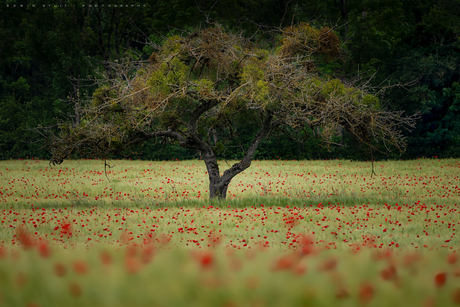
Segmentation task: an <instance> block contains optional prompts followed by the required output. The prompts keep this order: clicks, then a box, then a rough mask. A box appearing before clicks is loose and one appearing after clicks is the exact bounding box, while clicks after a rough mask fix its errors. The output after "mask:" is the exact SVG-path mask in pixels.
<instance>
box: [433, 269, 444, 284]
mask: <svg viewBox="0 0 460 307" xmlns="http://www.w3.org/2000/svg"><path fill="white" fill-rule="evenodd" d="M446 280H447V274H446V273H445V272H442V273H439V274H436V276H435V277H434V284H435V285H436V287H442V286H444V284H445V283H446Z"/></svg>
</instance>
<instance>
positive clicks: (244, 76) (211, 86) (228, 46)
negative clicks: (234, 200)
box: [38, 23, 414, 198]
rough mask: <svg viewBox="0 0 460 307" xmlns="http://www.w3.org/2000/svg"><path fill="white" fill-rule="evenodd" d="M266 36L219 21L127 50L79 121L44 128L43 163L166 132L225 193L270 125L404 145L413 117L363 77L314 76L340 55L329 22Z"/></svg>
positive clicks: (123, 146)
mask: <svg viewBox="0 0 460 307" xmlns="http://www.w3.org/2000/svg"><path fill="white" fill-rule="evenodd" d="M274 35H275V36H276V37H277V38H278V43H277V45H275V46H270V45H269V42H272V41H273V40H270V39H267V40H265V39H262V37H258V38H257V40H255V41H254V40H253V39H255V37H253V39H250V38H245V37H243V36H242V35H239V34H237V33H230V32H227V31H225V30H224V28H223V27H221V26H220V25H214V26H213V27H210V28H207V29H204V30H201V31H196V32H194V33H191V34H187V35H184V36H183V37H180V36H172V37H170V38H168V39H166V40H165V42H164V43H163V45H162V46H161V47H158V52H155V53H152V55H151V56H150V59H149V60H148V62H142V61H138V60H136V57H135V55H132V56H127V57H126V58H124V59H123V60H121V61H119V62H115V63H111V68H112V69H111V72H110V73H104V74H103V76H102V78H101V79H100V80H99V87H98V89H97V90H96V91H95V92H94V94H93V96H92V97H91V99H89V100H88V101H86V102H82V103H81V105H82V106H83V107H82V111H81V114H80V121H79V122H78V123H77V122H76V121H73V122H72V121H68V122H61V123H60V124H59V125H58V127H57V128H58V129H57V130H58V131H59V132H58V133H53V129H51V128H49V127H48V128H40V129H38V130H39V131H40V132H41V133H42V134H43V135H45V136H46V146H47V147H48V148H49V149H50V152H51V154H52V158H51V161H50V162H51V163H56V164H60V163H62V162H63V160H64V159H66V158H67V157H69V156H70V155H72V154H73V153H74V152H80V153H82V154H84V155H91V156H97V157H101V158H104V157H109V156H110V155H112V154H117V153H120V152H123V151H125V150H128V149H130V148H133V147H134V146H137V145H140V144H142V143H144V142H145V141H147V140H149V139H158V138H160V139H163V140H166V139H167V140H171V141H173V142H175V143H176V144H178V145H179V146H181V147H184V148H191V149H195V150H197V151H198V152H200V154H201V155H202V157H203V159H204V162H205V164H206V167H207V171H208V174H209V191H210V198H225V196H226V194H227V188H228V185H229V184H230V182H231V180H232V178H233V177H234V176H236V175H237V174H239V173H241V172H242V171H244V170H245V169H247V168H248V167H249V166H250V165H251V161H252V158H253V156H254V154H255V152H256V149H257V148H258V146H259V144H260V143H261V142H262V140H264V139H265V138H266V137H267V136H268V135H269V134H270V133H272V132H274V131H275V130H282V131H293V130H296V131H303V132H304V134H305V136H306V137H309V136H315V137H317V138H322V139H323V140H324V141H326V143H327V142H329V143H331V142H332V141H331V140H332V138H333V137H334V136H335V135H336V134H337V129H338V127H343V128H345V129H347V130H348V131H349V132H350V133H351V134H352V135H354V136H355V137H356V138H357V139H358V140H360V141H361V142H362V143H364V144H366V145H368V146H370V147H371V148H376V147H375V146H374V144H375V142H383V143H384V144H385V146H387V148H388V149H390V147H391V146H394V147H396V148H398V149H403V148H404V145H405V139H404V137H403V136H402V134H401V129H402V128H411V127H413V125H414V117H413V116H411V117H402V114H401V112H391V111H388V110H385V108H383V106H382V104H381V102H380V100H379V98H378V97H377V96H375V95H373V94H371V93H368V91H367V90H366V88H365V86H352V85H350V84H348V83H346V82H344V81H340V80H338V79H332V78H328V77H327V76H321V75H320V74H319V73H318V72H317V71H316V69H315V68H316V63H318V61H328V60H330V59H332V58H335V57H340V55H341V53H340V41H339V39H338V37H337V35H336V34H335V33H334V32H333V31H332V29H330V28H323V29H315V28H313V27H312V26H311V25H309V24H306V23H301V24H300V25H298V26H292V27H288V28H285V29H281V30H279V31H278V32H276V33H275V34H274ZM247 122H251V123H253V124H256V125H257V127H258V130H257V131H254V133H253V135H251V137H252V141H251V142H250V145H249V146H248V147H246V148H242V150H243V158H242V159H241V161H239V162H237V163H235V164H233V165H232V166H231V167H230V168H229V169H227V170H225V171H224V172H223V173H222V174H221V173H220V169H219V166H218V163H217V157H218V155H219V154H220V153H221V152H222V151H223V150H224V149H225V146H226V144H228V142H230V141H232V140H236V141H238V139H239V138H240V137H241V135H240V130H239V126H240V125H241V124H244V123H247Z"/></svg>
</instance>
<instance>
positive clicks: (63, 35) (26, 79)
mask: <svg viewBox="0 0 460 307" xmlns="http://www.w3.org/2000/svg"><path fill="white" fill-rule="evenodd" d="M88 4H89V3H86V4H85V5H82V2H78V1H68V2H66V5H67V7H65V6H64V5H65V4H64V3H60V4H59V5H57V6H54V4H52V3H49V2H45V1H40V0H37V1H23V2H16V1H6V3H4V4H2V5H1V6H0V159H17V158H26V157H40V158H49V155H48V153H47V152H46V151H45V150H40V147H41V146H42V144H40V143H36V142H34V141H35V140H36V138H37V135H36V134H35V133H34V132H33V131H30V130H28V129H30V128H34V127H37V126H39V125H42V126H49V125H53V124H54V123H56V121H57V120H59V119H65V118H66V116H67V115H68V114H75V112H78V104H76V103H74V102H73V101H76V99H75V98H77V97H84V96H91V95H92V92H93V91H94V90H95V87H94V86H92V85H91V82H88V81H87V80H89V79H91V78H92V76H95V75H97V72H100V71H104V69H106V62H107V61H116V60H117V59H119V58H122V57H123V56H124V55H125V54H126V52H130V53H137V55H138V56H139V57H140V58H142V59H145V60H147V59H148V58H149V56H150V55H151V53H152V52H153V51H154V48H153V46H154V45H155V44H161V42H162V40H163V39H164V38H166V37H168V36H171V35H176V34H180V33H181V32H182V31H184V30H187V31H193V30H195V29H198V28H200V27H201V28H203V27H206V26H209V25H208V24H207V21H217V22H219V23H221V24H223V25H224V26H225V27H227V28H228V29H230V30H233V31H243V32H245V33H246V34H248V35H249V34H252V33H255V36H254V37H255V38H257V37H259V36H260V34H261V33H262V32H263V31H269V30H270V29H273V28H276V27H280V26H281V27H284V26H289V25H291V24H296V23H298V22H302V21H303V22H309V23H311V24H314V25H317V26H318V27H320V26H327V25H328V26H335V27H336V32H337V34H339V36H340V37H341V39H342V42H343V43H344V46H343V48H344V50H345V53H346V54H345V56H344V57H343V58H342V59H340V60H334V61H331V62H326V63H324V64H322V66H321V67H320V70H321V71H322V72H324V73H328V74H333V75H334V76H335V77H337V78H346V79H353V78H355V77H356V76H363V75H364V77H366V76H371V75H374V77H373V78H372V79H371V80H370V83H371V85H372V86H375V87H376V88H378V87H379V86H382V85H385V86H388V85H392V84H406V83H413V85H411V86H410V87H404V86H394V87H390V89H389V90H387V91H386V92H385V96H384V100H385V101H386V103H387V107H388V108H390V109H393V110H404V111H405V112H406V113H408V114H413V113H416V112H420V113H421V117H420V119H419V120H418V124H417V128H416V130H414V131H413V132H412V133H410V134H408V147H407V150H406V152H404V153H403V154H402V155H400V154H399V153H396V152H395V153H392V154H390V156H389V158H397V159H399V158H417V157H422V156H426V157H433V156H438V157H441V158H446V157H460V85H459V79H460V0H426V1H418V0H303V1H289V0H277V1H268V0H253V1H247V0H220V1H217V2H215V0H212V1H208V0H196V1H186V0H157V1H151V2H149V3H147V2H130V1H122V0H119V1H116V3H115V2H113V3H112V7H110V8H109V7H108V6H107V3H104V2H101V1H91V4H92V6H91V7H90V6H89V5H88ZM103 4H104V5H105V6H104V7H103V6H102V5H103ZM113 4H117V7H114V6H113ZM20 5H23V7H20ZM34 5H35V7H34ZM120 5H123V7H119V6H120ZM44 6H45V7H44ZM126 6H128V7H126ZM414 80H415V81H414ZM76 110H77V111H76ZM253 130H254V129H253V127H252V126H251V123H250V122H248V123H247V124H246V126H245V127H244V131H240V132H241V133H242V135H244V136H247V138H244V137H243V138H242V139H241V140H242V141H243V143H244V142H245V141H246V142H250V140H251V139H252V134H253V133H254V132H253ZM337 143H344V144H347V146H345V147H340V146H339V147H333V148H332V147H331V148H324V147H322V146H321V144H319V141H318V140H316V139H315V138H314V137H311V138H309V139H307V140H306V141H305V143H297V142H295V141H293V140H291V139H290V138H289V137H287V136H286V135H285V134H279V135H271V136H270V138H269V139H268V140H267V141H266V142H265V143H263V144H262V145H261V146H260V147H259V149H258V151H257V153H256V156H255V158H256V159H274V158H281V159H325V158H346V159H364V160H368V159H370V155H369V152H367V151H365V149H364V148H362V147H360V146H359V145H358V144H357V143H355V142H354V141H353V140H352V139H351V137H350V136H349V135H347V134H346V133H344V134H342V135H338V136H337ZM237 145H238V144H234V146H233V147H232V146H230V147H229V148H228V149H227V150H226V151H225V152H223V153H222V154H221V158H226V159H235V158H240V157H241V155H242V153H241V152H240V149H239V146H237ZM243 145H244V144H243ZM131 157H138V158H142V159H150V160H163V159H168V160H169V159H172V158H174V159H175V158H179V159H188V158H197V157H198V154H197V153H196V152H195V151H191V150H186V149H183V148H180V147H177V146H174V145H173V144H167V143H163V142H162V140H157V142H155V141H151V142H149V143H147V144H146V145H145V146H143V147H142V148H139V150H138V152H137V154H136V153H132V154H131ZM374 158H387V156H383V155H382V156H379V155H377V154H375V153H374Z"/></svg>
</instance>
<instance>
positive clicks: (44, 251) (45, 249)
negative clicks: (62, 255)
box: [37, 241, 51, 258]
mask: <svg viewBox="0 0 460 307" xmlns="http://www.w3.org/2000/svg"><path fill="white" fill-rule="evenodd" d="M37 248H38V253H39V254H40V256H42V257H43V258H48V257H49V255H50V254H51V249H50V246H49V243H48V242H47V241H40V242H39V243H38V244H37Z"/></svg>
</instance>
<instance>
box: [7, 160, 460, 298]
mask: <svg viewBox="0 0 460 307" xmlns="http://www.w3.org/2000/svg"><path fill="white" fill-rule="evenodd" d="M230 163H231V162H230ZM110 164H115V166H114V167H113V168H111V169H110V171H109V172H107V176H108V178H110V179H109V180H108V179H107V178H106V176H105V174H104V172H103V162H101V161H98V160H78V161H68V162H65V163H64V164H63V165H62V166H60V167H55V168H50V167H49V165H48V164H47V162H46V161H41V160H27V161H25V160H16V161H3V162H1V163H0V210H2V219H0V220H1V227H2V231H1V232H0V241H1V244H2V248H1V250H0V257H1V259H0V305H1V304H3V305H5V306H62V305H66V306H81V305H85V306H127V305H129V306H147V305H148V306H173V305H174V306H182V305H186V306H193V305H196V306H240V305H241V306H247V305H248V306H249V305H251V306H253V305H260V306H280V305H283V306H298V305H299V306H305V305H307V306H308V305H312V306H337V305H340V306H356V305H368V306H389V305H395V304H397V305H423V304H428V305H429V304H435V305H439V306H449V305H454V304H457V303H460V279H459V278H458V277H459V276H460V266H459V263H458V262H457V256H456V255H457V251H458V248H459V243H460V242H459V240H458V239H457V235H456V227H459V224H460V218H459V216H458V215H459V212H460V211H459V209H460V208H458V205H457V204H458V203H459V199H460V188H459V186H460V179H459V178H460V177H459V173H460V164H459V162H458V161H456V160H431V159H423V160H415V161H397V162H395V161H385V162H376V163H375V171H376V175H373V176H371V175H370V173H371V165H370V163H365V162H350V161H339V160H333V161H255V162H254V163H253V165H252V166H251V167H250V168H249V169H248V170H247V171H245V172H244V173H242V174H240V175H239V176H237V177H235V178H234V180H233V181H232V183H231V185H230V187H229V194H228V200H227V201H212V200H208V199H207V177H206V176H207V175H206V174H205V172H206V169H205V166H204V163H203V162H202V161H171V162H146V161H111V162H110ZM221 164H222V166H223V167H224V166H226V162H221ZM444 277H445V278H446V279H445V283H444V282H443V281H444ZM433 306H434V305H433Z"/></svg>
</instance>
